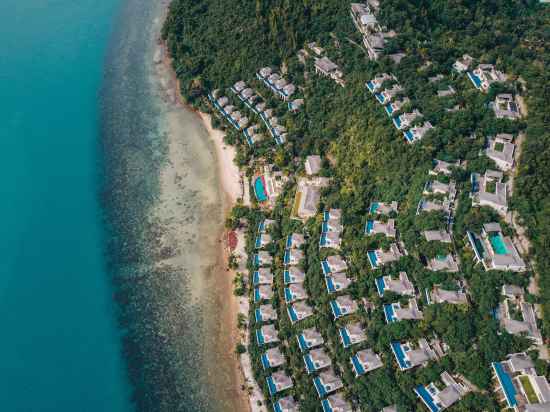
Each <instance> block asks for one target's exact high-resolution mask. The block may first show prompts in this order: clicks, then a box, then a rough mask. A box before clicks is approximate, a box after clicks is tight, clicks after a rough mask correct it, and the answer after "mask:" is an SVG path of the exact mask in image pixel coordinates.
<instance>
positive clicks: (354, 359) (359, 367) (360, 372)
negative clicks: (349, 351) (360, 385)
mask: <svg viewBox="0 0 550 412" xmlns="http://www.w3.org/2000/svg"><path fill="white" fill-rule="evenodd" d="M351 363H352V365H353V369H354V370H355V374H356V375H357V376H360V375H364V374H365V373H367V371H366V370H365V368H363V365H362V364H361V362H360V361H359V357H358V356H357V355H353V356H352V357H351Z"/></svg>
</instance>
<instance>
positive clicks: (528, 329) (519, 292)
mask: <svg viewBox="0 0 550 412" xmlns="http://www.w3.org/2000/svg"><path fill="white" fill-rule="evenodd" d="M502 294H503V295H504V296H506V297H505V299H504V301H503V302H502V303H501V304H500V305H499V307H498V310H497V318H498V320H499V321H500V326H501V327H502V328H504V329H505V330H506V331H507V332H508V333H510V334H512V335H518V334H520V335H525V336H527V337H529V338H530V339H532V340H533V341H534V342H535V343H536V344H538V345H542V344H543V340H542V335H541V333H540V330H539V328H538V326H537V318H536V315H535V310H534V306H533V304H531V303H528V302H526V301H525V293H524V291H523V289H522V288H519V287H517V286H513V285H504V286H503V287H502Z"/></svg>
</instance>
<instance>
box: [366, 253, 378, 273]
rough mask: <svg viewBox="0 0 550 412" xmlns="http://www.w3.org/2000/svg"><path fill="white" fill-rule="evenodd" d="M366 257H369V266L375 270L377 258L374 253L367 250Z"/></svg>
mask: <svg viewBox="0 0 550 412" xmlns="http://www.w3.org/2000/svg"><path fill="white" fill-rule="evenodd" d="M367 255H368V257H369V262H370V265H371V267H372V268H373V269H376V268H377V267H378V258H377V257H376V251H374V250H369V251H368V252H367Z"/></svg>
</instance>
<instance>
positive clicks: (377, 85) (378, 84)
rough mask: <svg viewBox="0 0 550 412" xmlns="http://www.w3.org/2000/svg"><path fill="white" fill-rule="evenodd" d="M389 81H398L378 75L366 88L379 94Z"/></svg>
mask: <svg viewBox="0 0 550 412" xmlns="http://www.w3.org/2000/svg"><path fill="white" fill-rule="evenodd" d="M352 7H353V5H352ZM387 81H397V79H396V78H395V76H394V75H392V74H388V73H382V74H378V75H376V76H375V77H374V79H372V80H369V81H368V82H367V83H366V84H365V86H366V88H367V89H368V90H369V92H371V93H373V94H374V93H376V92H378V91H379V90H380V89H381V88H382V85H383V84H384V82H387Z"/></svg>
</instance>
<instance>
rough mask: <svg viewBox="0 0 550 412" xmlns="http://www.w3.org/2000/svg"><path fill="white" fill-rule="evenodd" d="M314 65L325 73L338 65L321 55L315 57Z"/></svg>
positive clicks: (335, 68) (336, 68)
mask: <svg viewBox="0 0 550 412" xmlns="http://www.w3.org/2000/svg"><path fill="white" fill-rule="evenodd" d="M315 66H317V67H318V68H319V69H320V70H322V71H324V72H326V73H330V72H332V71H334V70H338V65H337V64H336V63H334V62H333V61H332V60H330V59H329V58H328V57H321V58H318V59H316V60H315Z"/></svg>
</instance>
